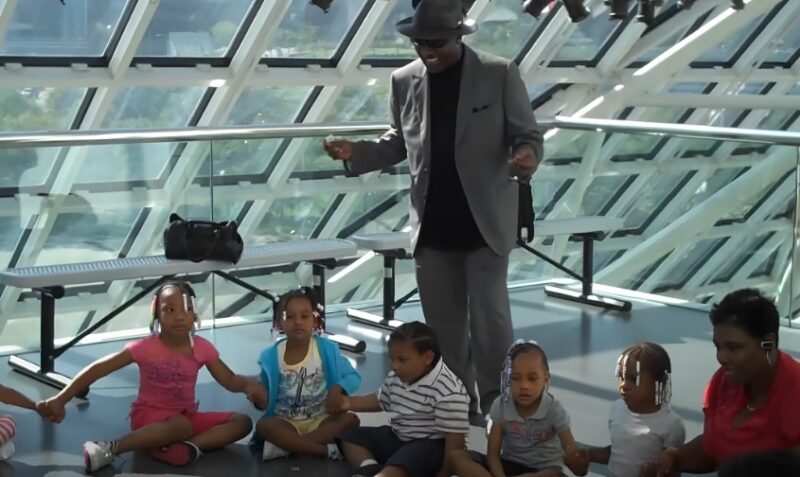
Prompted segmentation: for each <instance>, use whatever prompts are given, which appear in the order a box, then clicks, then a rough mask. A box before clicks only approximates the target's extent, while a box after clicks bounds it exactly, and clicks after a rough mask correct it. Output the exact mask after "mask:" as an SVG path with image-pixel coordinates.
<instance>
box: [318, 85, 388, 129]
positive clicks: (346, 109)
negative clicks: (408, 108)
mask: <svg viewBox="0 0 800 477" xmlns="http://www.w3.org/2000/svg"><path fill="white" fill-rule="evenodd" d="M388 120H389V83H388V82H379V83H376V84H375V85H373V86H347V87H345V88H344V89H342V93H341V94H340V95H339V97H337V98H336V102H335V103H334V105H333V108H331V110H330V112H329V113H328V114H327V115H326V116H325V122H349V121H388Z"/></svg>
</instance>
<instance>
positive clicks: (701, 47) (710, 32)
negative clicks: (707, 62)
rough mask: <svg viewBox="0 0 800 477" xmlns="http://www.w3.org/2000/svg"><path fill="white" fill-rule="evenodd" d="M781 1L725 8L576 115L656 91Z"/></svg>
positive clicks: (608, 110) (607, 111)
mask: <svg viewBox="0 0 800 477" xmlns="http://www.w3.org/2000/svg"><path fill="white" fill-rule="evenodd" d="M780 1H781V0H759V1H757V2H754V1H752V0H750V1H749V2H748V3H747V8H745V9H744V10H741V11H735V10H732V9H730V8H729V9H726V10H724V11H723V12H722V13H720V14H719V15H717V16H716V17H713V18H711V19H710V20H708V21H707V22H706V23H705V24H703V25H702V26H701V27H700V28H698V29H697V30H696V31H695V32H693V33H691V34H689V35H688V36H687V37H686V38H684V39H683V40H681V41H679V42H678V43H677V44H675V45H674V46H672V47H670V48H669V49H667V50H666V51H665V52H664V53H662V54H660V55H659V56H658V57H656V58H655V59H654V60H653V61H650V62H649V63H647V64H646V65H645V66H643V67H642V68H639V69H638V70H636V72H635V73H634V74H633V76H632V77H630V78H627V79H626V80H625V81H624V83H622V84H620V85H618V86H617V87H615V88H614V89H613V90H612V91H611V92H609V93H608V94H606V95H604V96H600V97H598V98H597V99H596V100H595V101H593V102H592V103H590V104H589V105H587V106H586V107H585V108H583V109H582V110H580V111H579V112H578V113H576V116H578V117H608V116H609V115H611V114H613V113H614V111H616V110H618V109H619V107H620V105H621V104H623V103H624V100H625V98H626V97H629V96H631V95H633V94H640V93H642V92H646V91H650V90H659V89H660V88H662V87H663V84H664V82H665V81H674V80H675V78H676V77H677V76H678V75H679V74H680V72H681V71H683V70H685V69H687V68H688V65H689V63H690V62H691V61H693V60H695V59H696V58H697V57H699V56H700V55H702V54H703V53H705V52H706V51H708V50H710V49H711V48H713V47H714V46H715V45H717V44H719V43H720V42H721V41H723V40H725V38H727V37H728V36H729V35H730V34H731V32H734V31H736V30H738V29H739V28H742V27H744V26H746V25H748V24H749V23H750V22H751V21H752V20H754V19H755V18H757V17H758V16H759V15H761V14H763V13H765V12H767V11H769V10H770V9H771V8H773V7H774V6H775V5H776V4H777V3H779V2H780Z"/></svg>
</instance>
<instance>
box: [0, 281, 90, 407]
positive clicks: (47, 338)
mask: <svg viewBox="0 0 800 477" xmlns="http://www.w3.org/2000/svg"><path fill="white" fill-rule="evenodd" d="M37 291H39V293H40V297H41V298H40V299H41V323H40V327H41V328H40V338H39V343H40V346H41V352H40V357H39V364H38V365H37V364H36V363H33V362H31V361H28V360H27V359H25V358H22V357H20V356H16V355H11V356H9V357H8V365H9V366H10V367H11V369H13V370H14V371H17V372H19V373H22V374H24V375H26V376H29V377H31V378H33V379H35V380H37V381H40V382H42V383H45V384H47V385H50V386H53V387H54V388H57V389H63V388H65V387H66V386H67V385H68V384H69V383H70V381H72V380H71V379H70V378H68V377H67V376H64V375H62V374H58V373H56V372H55V364H56V349H55V315H56V299H58V298H61V297H63V296H64V287H60V286H56V287H48V288H42V289H39V290H37ZM88 391H89V390H88V389H87V390H85V391H84V392H83V393H82V394H81V395H79V396H78V397H81V398H82V397H85V396H86V393H88Z"/></svg>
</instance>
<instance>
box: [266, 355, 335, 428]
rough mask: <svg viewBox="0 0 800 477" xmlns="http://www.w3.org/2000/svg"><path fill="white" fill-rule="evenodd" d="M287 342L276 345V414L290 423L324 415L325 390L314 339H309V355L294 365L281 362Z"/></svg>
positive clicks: (323, 375)
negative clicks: (278, 378)
mask: <svg viewBox="0 0 800 477" xmlns="http://www.w3.org/2000/svg"><path fill="white" fill-rule="evenodd" d="M285 354H286V342H285V341H284V342H283V343H281V344H279V345H278V357H279V358H280V361H279V362H280V366H281V384H280V390H279V391H278V398H277V402H276V403H275V415H276V416H278V417H282V418H284V419H289V420H303V419H312V418H315V417H318V416H320V415H322V414H323V413H324V412H325V399H326V398H327V396H328V389H327V387H326V382H325V373H324V372H323V370H322V359H320V356H319V349H318V348H317V342H316V340H311V344H310V345H309V346H308V354H306V357H305V358H303V360H302V361H300V362H299V363H297V364H287V363H286V361H285V360H284V356H285Z"/></svg>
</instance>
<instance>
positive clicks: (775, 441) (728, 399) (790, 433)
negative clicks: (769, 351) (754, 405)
mask: <svg viewBox="0 0 800 477" xmlns="http://www.w3.org/2000/svg"><path fill="white" fill-rule="evenodd" d="M798 403H800V363H798V362H797V361H796V360H795V359H794V358H792V357H791V356H789V355H788V354H786V353H784V352H780V353H779V358H778V370H777V372H776V373H775V378H774V379H773V381H772V384H771V385H770V388H769V392H768V394H767V398H766V400H765V401H764V404H763V405H761V406H760V407H759V408H758V409H756V410H755V411H754V412H753V413H752V414H751V415H750V416H749V417H748V418H747V420H746V421H745V422H744V423H743V424H741V425H738V426H737V425H735V424H734V423H733V418H734V416H736V414H738V413H739V412H740V411H741V410H742V409H743V408H744V407H745V406H746V405H747V396H746V395H745V391H744V386H742V385H737V384H733V383H731V381H730V380H729V379H728V376H727V375H726V374H725V372H724V371H723V370H722V369H718V370H717V372H716V373H714V376H712V377H711V381H709V383H708V387H707V388H706V392H705V397H704V400H703V411H704V412H705V426H704V429H703V450H704V451H705V453H706V455H707V456H709V457H710V458H711V459H713V460H714V462H716V463H717V464H719V463H721V462H723V461H724V460H726V459H728V458H729V457H733V456H736V455H739V454H744V453H748V452H757V451H765V450H785V449H791V448H792V447H795V446H798V445H800V408H798V407H797V406H798Z"/></svg>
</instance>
